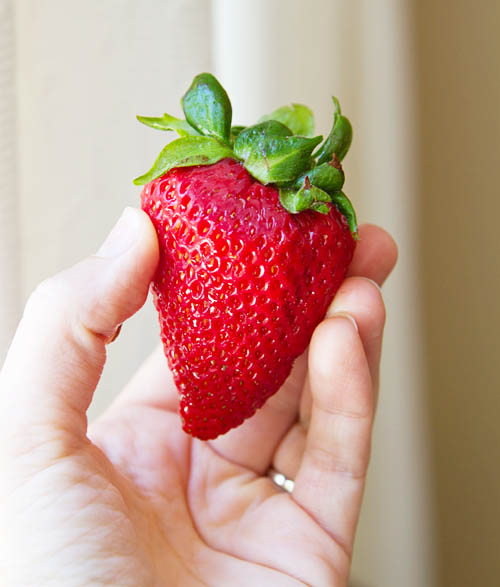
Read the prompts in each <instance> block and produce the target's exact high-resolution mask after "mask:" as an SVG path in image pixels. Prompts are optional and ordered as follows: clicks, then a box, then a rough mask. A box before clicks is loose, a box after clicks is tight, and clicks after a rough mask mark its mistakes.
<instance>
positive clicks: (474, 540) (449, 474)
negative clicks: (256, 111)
mask: <svg viewBox="0 0 500 587" xmlns="http://www.w3.org/2000/svg"><path fill="white" fill-rule="evenodd" d="M414 4H415V9H416V13H415V16H416V39H417V43H416V50H417V51H416V56H417V58H418V78H419V83H418V86H417V87H418V88H419V91H418V98H419V123H420V126H419V128H420V132H419V136H420V149H419V168H420V190H419V191H420V195H419V199H420V213H419V226H420V243H421V270H422V273H421V274H422V278H423V284H424V292H425V296H424V301H425V329H426V339H425V340H426V356H427V362H428V367H429V388H428V397H427V405H428V409H429V413H430V417H431V423H432V426H431V430H432V433H431V439H430V440H431V449H432V450H431V454H432V457H433V473H434V474H433V479H434V495H435V503H436V529H437V554H438V557H437V558H438V560H439V561H440V568H441V581H440V584H441V585H443V586H446V587H448V586H449V587H452V586H453V587H455V586H467V587H468V586H476V585H477V586H481V587H486V586H490V585H491V586H493V585H499V584H500V556H499V554H500V365H499V363H500V359H499V353H500V336H499V333H500V237H499V232H498V229H499V218H500V3H499V2H498V1H496V0H491V1H481V2H477V3H470V2H463V1H460V2H453V3H451V2H450V3H448V2H434V1H433V0H421V1H420V2H417V1H415V3H414Z"/></svg>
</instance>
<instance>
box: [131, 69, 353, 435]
mask: <svg viewBox="0 0 500 587" xmlns="http://www.w3.org/2000/svg"><path fill="white" fill-rule="evenodd" d="M182 103H183V108H184V113H185V116H186V120H180V119H177V118H174V117H172V116H169V115H167V114H165V115H163V117H161V118H147V117H138V119H139V120H140V121H141V122H143V123H144V124H147V125H148V126H152V127H154V128H158V129H161V130H176V131H177V132H178V133H179V135H180V137H181V138H179V139H177V140H174V141H173V142H171V143H169V144H168V145H167V146H166V147H165V148H164V149H163V151H162V152H161V153H160V156H159V157H158V159H157V160H156V162H155V164H154V165H153V167H152V169H151V170H150V171H149V172H148V173H146V174H144V175H143V176H141V177H139V178H137V179H136V180H135V183H136V184H138V185H144V189H143V191H142V194H141V200H142V208H143V209H144V210H145V211H146V212H147V213H148V215H149V216H150V218H151V220H152V222H153V224H154V226H155V229H156V231H157V234H158V240H159V245H160V263H159V266H158V270H157V272H156V275H155V277H154V280H153V284H152V291H153V297H154V302H155V305H156V308H157V310H158V313H159V318H160V330H161V338H162V341H163V345H164V349H165V355H166V358H167V360H168V363H169V366H170V368H171V370H172V373H173V376H174V380H175V383H176V385H177V388H178V390H179V393H180V413H181V417H182V420H183V428H184V430H185V431H186V432H188V433H189V434H191V435H193V436H195V437H198V438H201V439H210V438H215V437H216V436H218V435H220V434H223V433H225V432H227V431H228V430H229V429H231V428H234V427H236V426H238V425H240V424H241V423H242V422H243V421H244V420H245V419H246V418H249V417H250V416H252V415H253V414H254V413H255V411H256V410H257V409H258V408H260V407H261V406H262V405H263V404H264V402H265V401H266V400H267V398H269V397H270V396H271V395H273V394H274V393H275V392H276V391H278V389H279V388H280V387H281V385H282V384H283V382H284V381H285V379H286V378H287V376H288V375H289V373H290V370H291V367H292V364H293V362H294V360H295V359H296V358H297V356H298V355H300V354H301V353H302V352H303V351H304V350H305V349H306V347H307V345H308V344H309V340H310V338H311V335H312V333H313V330H314V328H315V327H316V326H317V324H318V323H319V322H320V321H321V320H322V318H323V317H324V315H325V312H326V309H327V307H328V305H329V304H330V302H331V300H332V298H333V296H334V295H335V292H336V291H337V289H338V288H339V286H340V284H341V282H342V280H343V279H344V277H345V274H346V271H347V269H348V266H349V263H350V261H351V259H352V255H353V252H354V248H355V243H356V239H357V228H356V218H355V214H354V210H353V208H352V206H351V204H350V202H349V200H348V198H347V196H346V195H345V194H344V193H343V192H342V191H341V188H342V186H343V183H344V173H343V171H342V166H341V163H340V161H341V159H342V158H343V157H344V156H345V154H346V152H347V150H348V148H349V145H350V142H351V137H352V129H351V125H350V123H349V121H348V119H347V118H345V117H344V116H343V115H342V114H341V111H340V106H339V104H338V102H337V100H336V99H335V98H334V104H335V115H334V123H333V128H332V131H331V132H330V134H329V136H328V137H327V138H326V140H325V141H324V142H322V137H312V136H311V135H312V134H313V117H312V113H311V112H310V110H309V109H308V108H307V107H306V106H303V105H299V104H294V105H292V106H285V107H283V108H280V109H278V110H276V111H274V112H273V113H272V114H270V115H268V116H265V117H263V118H262V119H261V120H260V121H259V122H258V123H257V124H255V125H253V126H249V127H231V117H232V112H231V104H230V101H229V98H228V97H227V94H226V92H225V91H224V89H223V88H222V86H221V85H220V84H219V82H218V81H217V80H216V79H215V78H214V77H213V76H212V75H210V74H201V75H199V76H197V77H196V78H195V79H194V81H193V84H192V85H191V87H190V88H189V90H188V91H187V93H186V94H185V96H184V98H183V102H182ZM320 143H321V144H320ZM317 147H318V148H317ZM315 148H317V151H316V152H315V153H314V155H313V151H314V149H315Z"/></svg>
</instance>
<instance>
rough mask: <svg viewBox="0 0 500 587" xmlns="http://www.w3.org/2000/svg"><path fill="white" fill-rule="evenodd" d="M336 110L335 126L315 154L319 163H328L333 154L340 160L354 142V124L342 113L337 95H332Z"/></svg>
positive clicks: (334, 116)
mask: <svg viewBox="0 0 500 587" xmlns="http://www.w3.org/2000/svg"><path fill="white" fill-rule="evenodd" d="M332 100H333V104H334V106H335V111H334V115H333V126H332V130H331V131H330V134H329V135H328V136H327V137H326V139H325V142H324V143H323V144H322V145H321V147H320V148H319V149H318V150H317V151H316V153H315V154H314V156H315V157H317V158H318V164H321V163H328V161H330V160H331V158H332V156H333V154H334V153H335V155H336V156H337V159H338V160H339V161H342V159H343V158H344V157H345V156H346V154H347V151H348V150H349V147H350V146H351V142H352V126H351V123H350V122H349V119H348V118H346V117H345V116H343V115H342V113H341V111H340V104H339V101H338V100H337V98H335V96H333V97H332Z"/></svg>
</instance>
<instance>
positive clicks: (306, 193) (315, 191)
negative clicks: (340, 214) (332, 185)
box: [280, 180, 331, 214]
mask: <svg viewBox="0 0 500 587" xmlns="http://www.w3.org/2000/svg"><path fill="white" fill-rule="evenodd" d="M280 202H281V205H282V206H283V208H285V210H287V211H288V212H290V213H291V214H298V213H299V212H303V211H304V210H316V211H317V212H321V213H322V214H328V212H329V211H330V208H329V207H328V206H327V205H326V204H325V202H331V198H330V196H329V195H328V194H327V193H326V192H324V191H323V190H320V189H319V188H317V187H315V186H313V185H311V184H310V183H309V182H308V181H307V180H306V181H305V182H304V185H303V186H302V187H301V188H300V189H299V190H292V189H280Z"/></svg>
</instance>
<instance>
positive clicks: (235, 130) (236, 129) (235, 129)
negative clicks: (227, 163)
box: [231, 126, 246, 142]
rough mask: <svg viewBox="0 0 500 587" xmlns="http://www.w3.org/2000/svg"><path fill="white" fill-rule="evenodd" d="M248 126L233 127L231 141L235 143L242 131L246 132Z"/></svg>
mask: <svg viewBox="0 0 500 587" xmlns="http://www.w3.org/2000/svg"><path fill="white" fill-rule="evenodd" d="M245 128H246V126H232V127H231V141H232V142H234V140H235V139H236V137H237V136H238V135H239V134H240V133H241V131H242V130H245Z"/></svg>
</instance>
